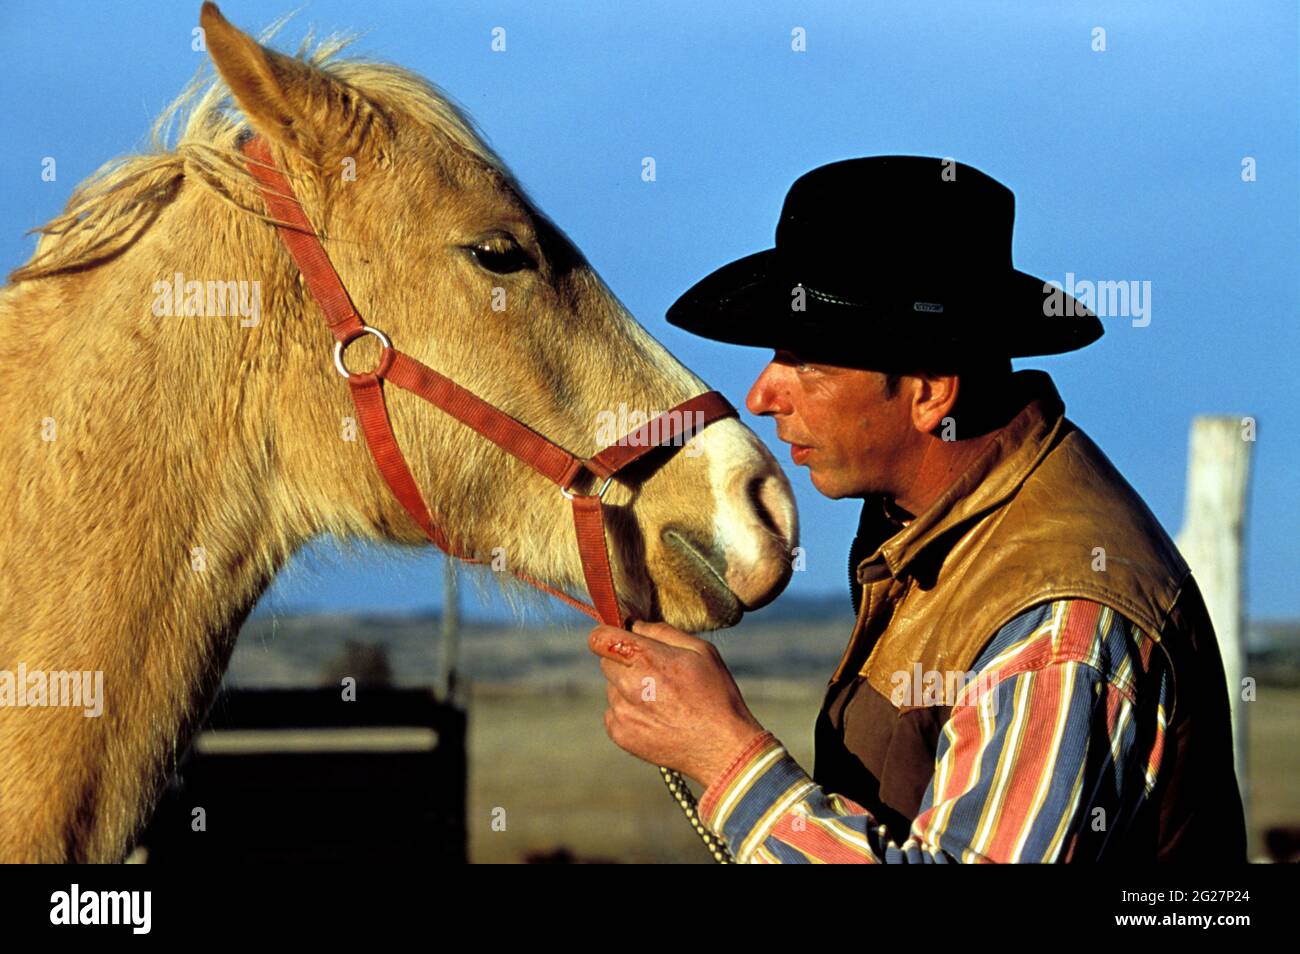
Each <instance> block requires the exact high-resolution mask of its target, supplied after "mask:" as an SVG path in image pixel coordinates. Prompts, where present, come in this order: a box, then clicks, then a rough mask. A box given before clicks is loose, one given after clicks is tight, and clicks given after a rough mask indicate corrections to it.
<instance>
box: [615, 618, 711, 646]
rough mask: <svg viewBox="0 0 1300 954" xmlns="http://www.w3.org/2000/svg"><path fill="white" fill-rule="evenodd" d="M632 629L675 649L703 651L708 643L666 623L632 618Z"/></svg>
mask: <svg viewBox="0 0 1300 954" xmlns="http://www.w3.org/2000/svg"><path fill="white" fill-rule="evenodd" d="M632 631H633V632H634V633H637V634H639V635H641V636H647V637H649V638H650V639H652V640H654V641H656V642H660V643H664V644H666V645H668V646H672V647H674V648H676V649H689V650H690V651H691V652H693V653H698V652H703V651H704V649H705V647H706V646H708V645H710V644H709V643H708V642H707V641H706V640H703V639H700V638H699V637H698V636H692V635H691V634H690V633H683V632H682V631H681V630H680V629H677V628H675V627H673V626H669V625H668V624H667V623H644V622H642V621H641V620H639V619H638V620H633V621H632Z"/></svg>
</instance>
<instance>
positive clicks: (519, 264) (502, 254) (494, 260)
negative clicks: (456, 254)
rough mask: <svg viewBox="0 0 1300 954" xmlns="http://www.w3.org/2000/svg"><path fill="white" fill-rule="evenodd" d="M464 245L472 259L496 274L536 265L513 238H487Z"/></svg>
mask: <svg viewBox="0 0 1300 954" xmlns="http://www.w3.org/2000/svg"><path fill="white" fill-rule="evenodd" d="M465 247H466V248H467V249H468V250H469V253H470V254H471V255H473V256H474V261H476V262H478V264H479V265H481V266H482V267H483V268H486V269H487V270H488V271H489V272H495V273H496V274H498V275H508V274H509V273H510V272H517V271H520V270H522V269H525V268H536V267H537V263H536V262H534V261H533V260H532V258H531V257H530V256H529V255H528V253H527V252H525V251H524V250H523V249H522V248H520V247H519V245H518V243H516V242H515V241H514V240H513V239H489V240H487V241H485V242H479V243H478V244H477V245H467V246H465Z"/></svg>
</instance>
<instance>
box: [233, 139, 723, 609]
mask: <svg viewBox="0 0 1300 954" xmlns="http://www.w3.org/2000/svg"><path fill="white" fill-rule="evenodd" d="M242 148H243V151H244V154H245V155H246V156H248V157H249V159H250V160H251V161H250V162H249V163H248V169H249V171H250V172H251V173H252V175H253V177H254V178H255V179H256V180H257V182H258V185H259V187H260V189H261V192H262V197H263V199H264V200H265V202H266V208H267V212H268V213H269V214H270V216H271V218H273V219H275V220H276V222H277V225H276V229H277V231H278V232H279V234H280V239H281V241H283V242H284V245H285V248H287V249H288V250H289V254H290V256H292V258H293V260H294V262H295V263H297V265H298V269H299V271H301V272H302V276H303V279H304V280H305V281H306V282H307V288H308V290H309V291H310V292H311V297H312V298H313V299H315V301H316V304H317V306H318V307H319V308H320V310H321V312H322V313H323V314H324V316H325V322H326V324H328V325H329V328H330V331H331V332H333V334H334V337H335V339H336V341H335V345H334V364H335V366H336V367H337V368H338V371H339V373H340V374H342V375H343V377H344V378H346V379H347V382H348V386H349V387H350V388H351V389H352V401H353V404H354V405H355V406H356V410H357V419H358V420H359V421H360V422H361V429H362V431H363V433H364V434H365V438H366V444H367V445H368V446H369V447H370V453H371V455H372V456H373V457H374V459H375V463H376V464H377V465H378V466H379V472H380V473H381V474H382V475H383V477H384V480H385V481H387V482H388V486H389V487H391V488H392V491H393V493H394V494H395V495H396V497H397V499H398V500H399V501H400V502H401V504H402V506H403V507H405V508H406V512H407V513H409V514H410V515H411V518H412V519H413V520H414V521H415V522H416V523H417V524H418V525H419V527H420V529H421V530H423V531H424V533H425V535H426V536H428V538H429V539H430V540H432V541H433V542H434V543H435V544H437V546H438V547H439V549H441V550H442V551H443V552H445V553H447V554H449V555H450V556H453V557H456V558H457V559H461V560H465V561H466V562H468V563H483V562H484V561H482V560H476V559H474V558H472V557H468V556H465V555H463V554H461V553H457V552H455V551H454V550H452V548H451V546H450V545H449V543H448V541H447V537H446V535H445V534H444V533H443V532H442V530H441V529H440V528H439V527H438V526H437V525H436V524H435V523H434V522H433V518H432V517H431V516H430V514H429V508H428V507H427V506H426V505H425V502H424V497H423V496H422V495H421V494H420V489H419V487H417V486H416V483H415V479H414V478H413V477H412V476H411V471H410V469H409V468H408V467H407V466H406V461H405V459H404V458H403V457H402V451H401V449H400V448H399V447H398V445H397V438H396V437H395V436H394V435H393V428H392V424H391V423H390V422H389V419H388V407H387V405H386V404H385V400H384V382H385V381H391V382H392V383H393V384H396V385H397V386H398V387H400V388H403V389H404V390H407V391H410V392H411V393H412V394H416V395H419V396H420V397H422V398H424V399H425V400H426V401H429V402H430V403H432V404H435V405H437V406H438V407H440V408H441V409H442V410H444V411H446V412H447V413H448V414H450V415H451V416H452V417H454V418H456V419H457V420H459V421H461V422H462V423H464V424H466V425H468V426H469V427H471V428H473V429H474V430H475V431H477V432H478V433H479V434H481V435H483V436H484V437H486V438H487V439H488V440H490V441H492V442H493V443H494V444H496V445H497V446H498V447H500V448H501V449H502V450H504V451H506V452H507V453H509V454H512V455H514V456H515V457H517V458H519V459H520V460H521V461H523V462H524V463H525V464H527V465H528V466H530V467H532V468H533V469H534V470H536V471H537V472H538V473H540V474H541V475H542V476H544V477H546V478H547V479H548V480H550V481H552V482H553V483H555V484H557V485H559V488H560V493H562V494H564V496H566V497H568V498H569V499H570V500H572V502H573V523H574V527H575V529H576V531H577V536H578V552H579V554H580V555H581V557H582V572H583V575H584V576H585V577H586V581H587V591H588V592H589V593H590V594H591V600H592V604H593V605H592V606H588V605H587V604H585V603H581V602H579V601H578V600H575V599H574V598H573V597H571V596H569V595H568V594H567V593H563V592H561V591H559V590H556V589H553V588H552V587H549V586H547V585H546V584H545V583H542V582H540V581H538V580H534V579H532V578H531V577H528V576H525V575H524V574H522V573H518V572H516V573H515V575H516V576H518V577H519V578H520V579H522V580H524V581H526V582H528V583H531V584H532V585H533V586H535V587H537V588H538V589H541V590H544V591H546V592H547V593H550V594H551V595H552V596H556V597H558V598H559V599H561V600H563V601H564V602H566V603H568V604H569V605H570V606H573V607H575V608H576V609H579V610H581V611H582V612H584V613H586V614H587V615H588V616H591V617H592V618H593V619H596V620H599V621H600V622H602V623H605V624H607V625H610V626H618V627H620V628H621V629H628V628H629V627H630V625H631V619H630V617H627V616H625V615H624V614H623V611H622V609H621V608H620V606H619V602H618V595H617V593H616V592H615V590H614V578H613V574H612V573H611V572H610V567H609V554H608V552H607V551H606V548H605V516H604V508H603V505H602V503H601V498H602V497H603V496H604V495H605V490H606V489H607V488H608V487H609V484H610V481H611V480H613V478H614V476H615V475H616V474H617V473H618V472H619V471H621V470H622V469H623V468H624V467H626V466H627V465H629V464H631V463H632V462H633V461H635V460H637V459H638V458H640V457H641V456H643V455H644V454H646V453H648V452H649V451H651V450H653V449H654V448H655V447H658V446H662V445H663V444H666V443H667V442H668V441H670V440H672V439H673V438H674V437H676V436H677V435H678V433H679V431H680V430H681V424H682V423H683V422H686V426H687V428H689V427H691V426H692V424H691V422H694V424H696V425H698V426H707V425H708V424H711V423H712V422H714V421H716V420H719V419H721V418H724V417H730V416H733V415H735V414H736V409H735V408H734V407H732V405H731V404H730V402H728V401H727V399H726V398H724V397H723V396H722V395H721V394H719V393H718V392H717V391H706V392H704V393H703V394H698V395H696V396H695V397H693V398H690V399H689V400H687V401H683V402H682V403H681V404H678V405H677V406H676V407H674V408H672V409H671V410H670V411H665V412H664V413H663V414H661V415H660V416H659V417H657V418H655V419H654V420H652V421H648V422H647V423H645V424H643V425H642V426H641V427H638V428H637V429H636V430H634V431H631V432H630V433H629V434H627V435H625V436H624V437H622V438H620V439H619V440H617V441H615V442H614V443H613V444H611V445H610V446H609V447H606V448H605V449H604V450H602V451H600V452H599V453H598V454H596V455H594V456H592V457H588V458H580V457H576V456H575V455H573V454H571V453H569V452H568V451H567V450H565V449H564V448H563V447H560V446H559V445H558V444H555V443H552V442H551V441H548V440H547V439H546V438H544V437H542V436H541V435H540V434H538V433H536V432H535V431H533V430H532V429H530V428H529V427H528V426H527V425H525V424H522V423H521V422H519V421H517V420H515V419H514V418H513V417H511V416H510V415H508V414H506V413H504V412H502V411H499V410H497V409H496V408H495V407H493V406H492V405H491V404H488V403H487V402H486V401H484V400H482V399H481V398H479V397H478V396H476V395H474V394H473V393H471V392H469V391H467V390H465V389H464V388H462V387H461V386H460V385H458V384H456V383H455V382H454V381H451V380H450V379H448V378H445V377H443V376H442V375H441V374H439V373H438V372H437V371H434V370H433V369H431V368H428V367H425V366H424V365H423V364H421V363H420V362H419V361H416V360H415V359H414V358H412V357H411V356H410V355H407V354H403V353H402V352H401V351H398V350H396V349H395V348H394V347H393V346H392V343H391V342H390V341H389V340H388V338H387V336H385V335H384V333H383V332H381V331H378V330H377V329H375V328H371V327H370V326H369V325H367V324H365V323H364V322H363V321H362V320H361V317H360V316H359V315H358V314H357V310H356V308H354V307H353V305H352V300H351V299H350V298H349V297H348V293H347V289H346V288H344V287H343V282H342V281H341V280H340V279H339V276H338V273H337V272H336V271H335V270H334V266H333V264H331V262H330V259H329V255H328V254H326V252H325V248H324V246H322V245H321V242H320V239H319V238H318V237H317V235H316V232H315V230H314V229H313V228H312V225H311V222H310V221H308V219H307V216H306V214H305V213H304V212H303V209H302V205H301V204H299V202H298V200H297V198H296V197H295V195H294V192H293V186H292V185H290V183H289V180H288V179H287V178H286V177H285V175H284V173H283V172H281V171H280V169H279V168H278V167H277V166H276V165H275V161H274V159H273V158H272V156H271V150H270V148H269V146H268V145H267V143H266V141H265V140H264V139H262V138H261V137H260V136H258V137H254V138H252V139H249V140H247V141H246V142H245V143H244V144H243V146H242ZM365 334H372V335H374V336H375V337H377V338H378V339H379V340H380V343H381V344H382V345H383V354H382V355H381V357H380V359H379V365H378V366H377V367H376V368H375V369H374V370H373V371H368V372H365V373H361V372H356V371H353V372H348V370H347V369H346V368H345V367H344V366H343V349H344V348H346V347H347V346H348V345H349V344H351V343H352V342H353V341H355V340H357V339H358V338H360V337H361V336H362V335H365ZM674 412H681V413H674ZM696 415H702V416H701V417H697V416H696ZM652 435H657V437H658V440H659V443H658V444H652V443H651V436H652ZM583 471H587V472H589V473H591V474H593V475H595V476H596V477H597V478H603V479H604V481H605V483H604V486H602V487H601V488H600V490H599V491H598V492H597V493H594V494H586V495H584V494H575V493H572V492H571V491H570V489H569V488H570V487H571V486H572V484H573V482H574V480H576V479H577V477H578V475H579V474H581V473H582V472H583ZM512 572H514V571H512Z"/></svg>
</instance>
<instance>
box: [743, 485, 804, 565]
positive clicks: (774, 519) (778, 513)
mask: <svg viewBox="0 0 1300 954" xmlns="http://www.w3.org/2000/svg"><path fill="white" fill-rule="evenodd" d="M748 491H749V499H750V502H751V503H752V504H753V506H754V512H755V513H756V514H757V515H758V519H759V520H760V521H762V523H763V526H765V527H767V528H768V529H769V530H771V531H772V533H774V534H776V536H778V537H780V538H781V539H782V540H783V541H785V543H786V546H787V547H793V546H795V545H796V544H797V543H798V542H799V541H798V540H797V539H796V537H797V536H798V526H797V518H796V517H795V512H794V507H793V505H792V500H791V497H790V488H789V486H788V485H787V484H786V482H785V479H784V478H783V477H781V476H780V475H778V474H768V475H766V476H763V477H755V478H754V479H753V480H751V481H750V482H749V487H748Z"/></svg>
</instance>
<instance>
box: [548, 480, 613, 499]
mask: <svg viewBox="0 0 1300 954" xmlns="http://www.w3.org/2000/svg"><path fill="white" fill-rule="evenodd" d="M613 480H614V475H613V474H610V475H609V476H608V477H606V478H605V483H604V484H602V485H601V488H600V489H599V490H598V491H596V492H595V493H594V494H588V495H587V496H590V497H604V496H605V491H607V490H609V485H610V484H611V483H612V482H613ZM560 493H562V494H564V496H566V497H568V498H569V499H570V500H572V499H573V494H571V493H569V491H568V488H566V487H561V488H560Z"/></svg>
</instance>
